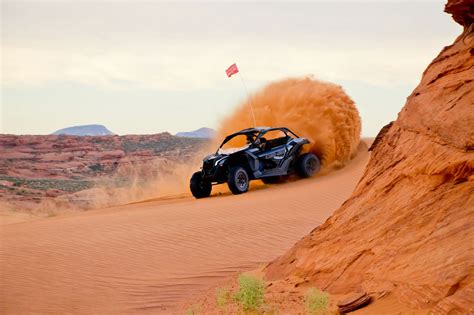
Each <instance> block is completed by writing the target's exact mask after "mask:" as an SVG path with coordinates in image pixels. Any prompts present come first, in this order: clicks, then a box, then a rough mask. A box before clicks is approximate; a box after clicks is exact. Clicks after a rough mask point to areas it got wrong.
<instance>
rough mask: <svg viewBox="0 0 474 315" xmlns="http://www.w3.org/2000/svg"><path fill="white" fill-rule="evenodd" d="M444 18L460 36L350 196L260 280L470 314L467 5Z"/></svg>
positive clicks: (473, 109)
mask: <svg viewBox="0 0 474 315" xmlns="http://www.w3.org/2000/svg"><path fill="white" fill-rule="evenodd" d="M446 11H447V12H448V13H451V14H452V15H453V18H454V20H456V21H457V22H458V23H460V24H462V25H463V26H464V32H463V33H462V34H461V35H460V36H459V37H458V38H457V39H456V40H455V42H454V43H453V44H452V45H450V46H447V47H445V48H444V49H443V50H442V51H441V53H440V54H439V56H438V57H436V58H435V59H434V60H433V62H432V63H431V64H430V65H429V66H428V68H427V69H426V71H425V72H424V74H423V77H422V79H421V82H420V84H419V85H418V87H417V88H416V89H415V90H414V91H413V93H412V94H411V95H410V96H409V97H408V100H407V103H406V105H405V106H404V108H403V109H402V111H401V112H400V113H399V116H398V119H397V120H396V121H395V122H394V123H393V125H391V126H390V127H389V129H388V131H386V133H385V135H383V137H381V139H379V141H378V143H377V144H376V145H375V147H374V148H373V153H372V157H371V160H370V162H369V165H368V166H367V169H366V171H365V174H364V175H363V177H362V179H361V180H360V182H359V184H358V186H357V187H356V189H355V191H354V192H353V194H352V196H351V197H350V198H349V199H348V200H347V201H346V202H345V203H344V204H343V206H342V207H341V208H340V209H339V210H337V211H336V212H335V213H334V215H333V216H332V217H331V218H330V219H328V221H327V222H325V223H324V224H323V225H321V226H320V227H318V228H316V229H315V230H314V231H313V232H312V233H311V234H310V235H308V236H307V237H305V238H304V239H302V240H301V241H299V242H298V243H297V244H296V245H295V246H294V247H293V248H292V249H291V250H290V251H289V252H287V253H286V254H285V255H284V256H282V257H280V258H279V259H277V260H275V261H274V262H272V263H271V264H269V266H267V268H266V269H265V273H266V278H267V280H278V279H280V280H281V281H285V282H288V284H289V285H295V286H298V285H299V284H302V283H311V284H312V285H316V286H318V287H320V288H322V289H325V290H327V291H329V292H330V293H333V294H346V293H350V292H354V291H361V290H364V291H368V292H371V293H377V292H379V293H380V292H384V291H385V292H391V293H392V294H393V295H394V296H395V297H396V298H397V299H398V300H399V301H400V302H401V303H404V304H407V305H409V306H411V307H415V308H432V309H433V312H434V313H447V312H454V313H456V312H461V313H468V312H474V309H473V306H474V82H473V80H474V34H473V27H472V25H473V24H472V23H473V12H474V10H473V2H472V1H469V0H458V1H449V2H448V4H447V5H446Z"/></svg>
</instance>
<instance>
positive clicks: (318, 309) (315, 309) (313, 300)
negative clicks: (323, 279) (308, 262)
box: [304, 288, 329, 314]
mask: <svg viewBox="0 0 474 315" xmlns="http://www.w3.org/2000/svg"><path fill="white" fill-rule="evenodd" d="M304 305H305V309H306V312H308V313H309V314H326V312H327V309H328V305H329V294H327V293H326V292H323V291H320V290H318V289H315V288H310V289H309V290H308V292H306V295H305V297H304Z"/></svg>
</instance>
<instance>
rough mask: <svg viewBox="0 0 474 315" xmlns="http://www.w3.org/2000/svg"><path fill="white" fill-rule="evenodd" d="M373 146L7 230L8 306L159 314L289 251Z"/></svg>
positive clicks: (335, 201)
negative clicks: (251, 186)
mask: <svg viewBox="0 0 474 315" xmlns="http://www.w3.org/2000/svg"><path fill="white" fill-rule="evenodd" d="M367 160H368V153H367V152H366V147H365V148H363V149H362V150H361V152H360V154H359V155H358V156H357V157H356V158H355V159H354V160H353V161H352V162H350V164H349V165H348V166H346V167H345V168H344V169H341V170H338V171H335V172H332V173H330V174H328V175H325V176H320V177H317V178H314V179H309V180H301V181H298V182H294V183H291V184H285V185H277V186H273V187H269V188H268V189H255V190H253V191H251V192H249V193H247V194H245V195H241V196H231V195H224V196H218V197H213V198H208V199H205V200H194V199H192V198H188V197H186V198H181V199H173V200H161V201H151V202H144V203H139V204H133V205H127V206H121V207H116V208H110V209H106V210H97V211H90V212H87V213H83V214H79V215H72V216H63V217H55V218H50V219H45V220H41V221H35V222H25V223H17V224H9V225H5V226H2V227H0V242H1V246H0V272H1V279H0V288H1V292H0V313H3V314H12V313H25V312H40V313H45V312H48V313H50V312H61V313H63V312H68V313H97V312H99V313H114V312H117V311H119V312H144V311H149V312H154V313H156V312H158V311H165V312H167V311H169V310H170V308H171V307H172V306H173V305H175V304H177V303H178V302H180V301H182V300H183V299H185V298H187V297H189V296H190V295H191V294H193V293H196V292H198V290H203V289H205V288H207V287H208V286H209V285H212V284H213V283H215V282H216V281H217V280H219V279H222V278H224V277H227V276H229V275H231V274H233V273H235V272H236V271H239V270H244V269H249V268H255V267H257V266H258V265H259V263H261V262H267V261H269V260H271V259H274V258H275V257H276V256H278V255H281V254H283V253H284V252H285V251H286V250H287V249H288V248H290V246H291V245H293V244H294V243H295V242H296V241H297V240H299V239H300V238H301V237H302V236H304V235H306V234H308V233H309V232H310V231H311V230H312V229H314V227H315V226H317V225H319V224H320V223H321V222H323V221H324V220H325V219H326V218H327V217H328V216H329V215H330V214H331V213H332V211H333V210H334V209H336V208H337V207H339V206H340V204H341V203H342V202H343V201H344V200H345V199H346V198H347V197H348V196H349V195H350V193H351V192H352V190H353V188H354V186H355V184H356V183H357V181H358V179H359V178H360V176H361V174H362V172H363V169H364V167H365V165H366V163H367Z"/></svg>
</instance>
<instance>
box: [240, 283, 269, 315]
mask: <svg viewBox="0 0 474 315" xmlns="http://www.w3.org/2000/svg"><path fill="white" fill-rule="evenodd" d="M234 300H235V301H236V302H237V303H238V304H240V305H241V306H242V308H243V310H244V311H256V310H258V309H259V308H260V307H261V306H263V305H264V303H265V282H264V281H263V280H261V279H259V278H256V277H253V276H249V275H244V274H241V275H239V291H237V292H235V293H234Z"/></svg>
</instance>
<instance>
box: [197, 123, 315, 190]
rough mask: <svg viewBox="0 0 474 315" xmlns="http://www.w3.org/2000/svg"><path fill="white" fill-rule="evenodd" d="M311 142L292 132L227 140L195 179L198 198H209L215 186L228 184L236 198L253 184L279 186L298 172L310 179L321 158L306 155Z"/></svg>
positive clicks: (256, 132) (257, 132) (268, 131)
mask: <svg viewBox="0 0 474 315" xmlns="http://www.w3.org/2000/svg"><path fill="white" fill-rule="evenodd" d="M308 143H309V141H308V140H307V139H305V138H300V137H298V136H297V135H296V134H295V133H294V132H292V131H291V130H290V129H288V128H284V127H281V128H269V127H258V128H248V129H244V130H241V131H239V132H236V133H233V134H231V135H229V136H227V137H226V138H225V139H224V141H223V142H222V144H221V145H220V147H219V149H218V150H217V152H216V153H214V154H211V155H208V156H206V157H205V158H204V160H203V165H202V168H201V171H199V172H196V173H194V174H193V176H192V177H191V181H190V188H191V192H192V194H193V196H194V197H196V198H204V197H209V195H210V194H211V190H212V185H217V184H222V183H227V184H228V185H229V189H230V191H232V193H234V194H242V193H244V192H246V191H247V190H248V188H249V181H250V180H252V179H261V180H262V181H263V182H264V183H275V182H278V181H279V180H280V179H281V178H283V177H284V176H286V175H289V174H290V173H292V172H296V173H297V174H298V175H299V176H301V177H310V176H312V175H313V174H315V173H316V172H318V171H319V168H320V161H319V158H318V157H317V156H316V155H314V154H312V153H302V152H303V150H302V149H303V146H304V145H305V144H308Z"/></svg>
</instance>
